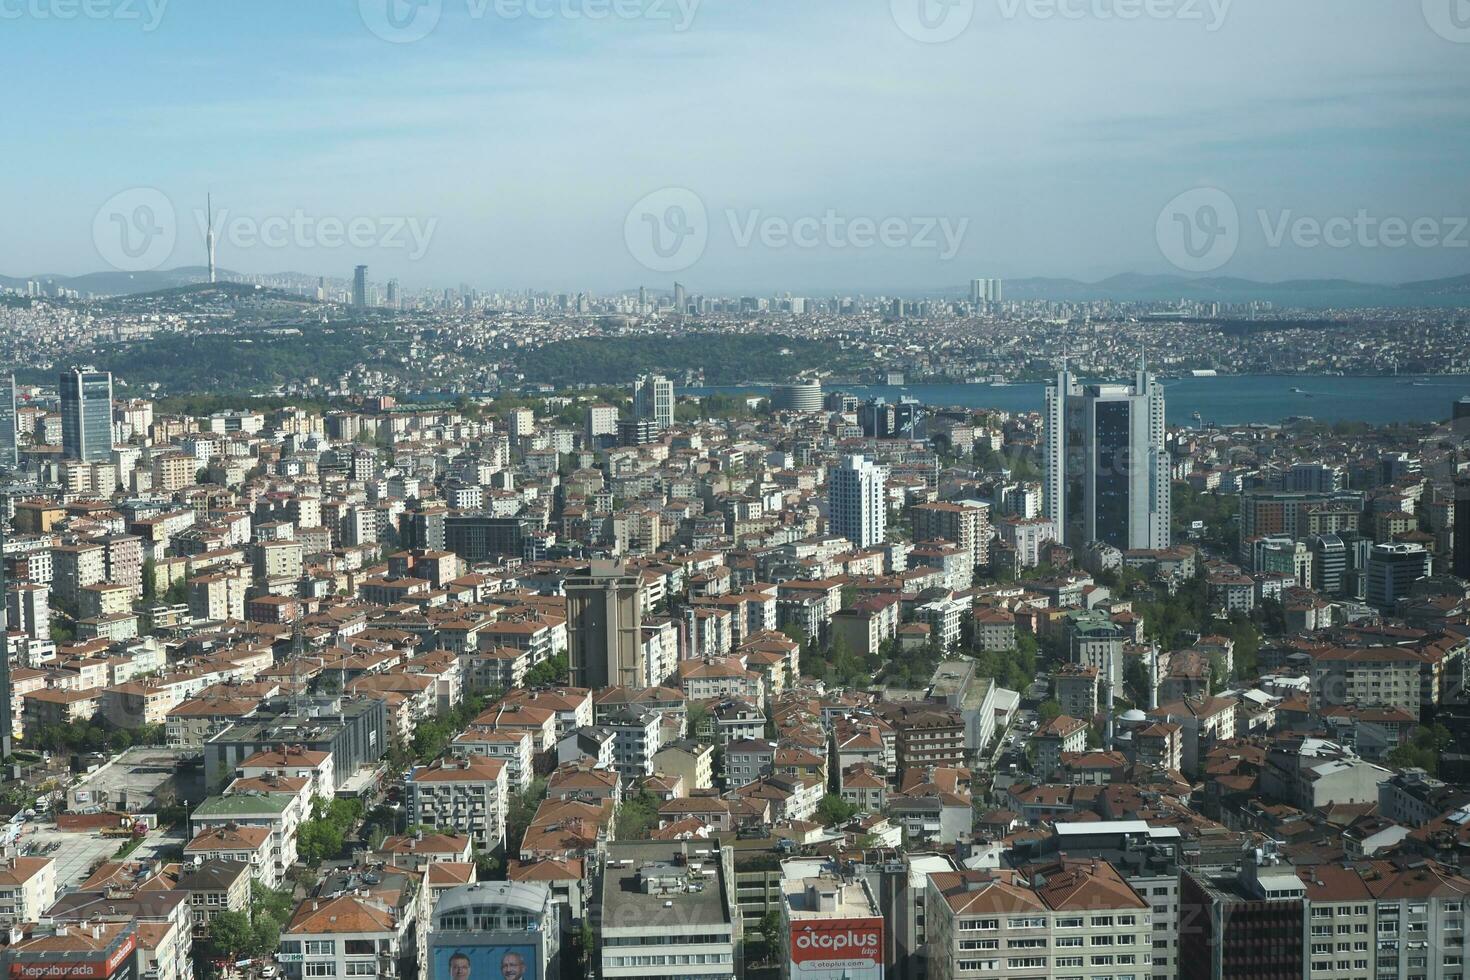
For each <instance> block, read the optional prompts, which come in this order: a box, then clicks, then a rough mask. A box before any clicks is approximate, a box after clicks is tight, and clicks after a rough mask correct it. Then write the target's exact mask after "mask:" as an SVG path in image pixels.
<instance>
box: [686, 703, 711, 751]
mask: <svg viewBox="0 0 1470 980" xmlns="http://www.w3.org/2000/svg"><path fill="white" fill-rule="evenodd" d="M684 717H685V720H686V727H687V729H688V731H689V737H690V738H694V739H700V740H701V741H706V742H707V741H709V730H710V729H709V709H708V708H706V707H705V706H704V705H702V704H700V703H699V702H698V701H690V702H688V704H687V705H686V706H685V708H684ZM701 735H702V736H703V738H701Z"/></svg>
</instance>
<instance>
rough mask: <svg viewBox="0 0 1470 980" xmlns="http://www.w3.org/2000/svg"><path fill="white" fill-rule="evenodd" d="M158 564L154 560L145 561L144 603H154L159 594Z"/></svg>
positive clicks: (146, 559)
mask: <svg viewBox="0 0 1470 980" xmlns="http://www.w3.org/2000/svg"><path fill="white" fill-rule="evenodd" d="M157 571H158V563H157V562H155V561H154V560H153V559H152V558H144V559H143V601H144V602H152V601H153V599H154V597H155V596H156V595H157V594H158V580H157V577H156V576H157Z"/></svg>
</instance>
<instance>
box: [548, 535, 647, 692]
mask: <svg viewBox="0 0 1470 980" xmlns="http://www.w3.org/2000/svg"><path fill="white" fill-rule="evenodd" d="M566 589H567V660H568V662H569V665H570V668H571V682H572V686H573V687H586V688H593V689H595V688H599V687H611V686H614V685H620V686H624V687H644V686H646V685H647V684H648V681H647V680H646V679H645V678H644V674H645V673H646V670H645V669H644V662H643V609H642V600H641V598H640V596H639V584H638V576H637V575H636V574H633V573H630V572H629V571H628V569H627V567H626V566H623V565H619V564H617V563H615V562H611V561H594V562H593V563H592V564H591V566H590V567H589V568H588V569H587V570H586V572H584V573H582V574H579V575H573V576H570V577H568V578H567V584H566Z"/></svg>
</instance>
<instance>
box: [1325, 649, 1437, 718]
mask: <svg viewBox="0 0 1470 980" xmlns="http://www.w3.org/2000/svg"><path fill="white" fill-rule="evenodd" d="M1423 663H1424V657H1423V655H1422V654H1420V653H1418V652H1417V651H1414V650H1407V649H1404V648H1403V647H1334V648H1331V649H1328V650H1321V651H1317V652H1314V653H1313V655H1312V707H1313V708H1315V709H1317V710H1318V711H1321V710H1323V709H1325V708H1334V707H1339V706H1342V705H1352V706H1354V707H1387V708H1400V709H1402V710H1404V711H1407V712H1408V713H1409V714H1411V715H1413V716H1414V718H1416V719H1417V718H1418V717H1419V708H1420V701H1421V697H1422V688H1421V683H1420V672H1421V667H1422V665H1423Z"/></svg>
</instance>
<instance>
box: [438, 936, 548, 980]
mask: <svg viewBox="0 0 1470 980" xmlns="http://www.w3.org/2000/svg"><path fill="white" fill-rule="evenodd" d="M540 965H541V960H540V958H539V957H538V956H537V955H536V947H535V946H530V945H527V946H455V945H451V944H445V945H443V946H436V947H434V972H433V980H542V978H541V976H540V973H539V969H540Z"/></svg>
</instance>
